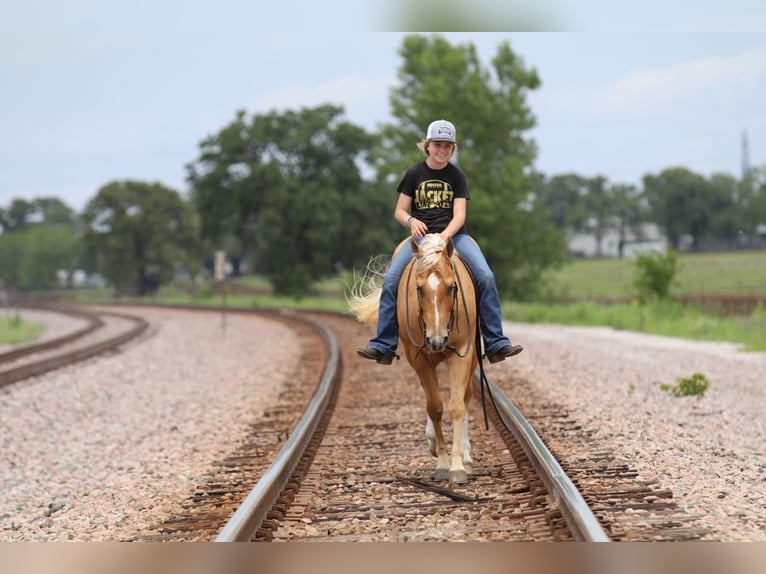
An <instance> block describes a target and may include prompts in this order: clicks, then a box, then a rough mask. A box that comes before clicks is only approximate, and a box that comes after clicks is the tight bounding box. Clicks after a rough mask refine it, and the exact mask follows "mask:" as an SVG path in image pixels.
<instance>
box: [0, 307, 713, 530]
mask: <svg viewBox="0 0 766 574" xmlns="http://www.w3.org/2000/svg"><path fill="white" fill-rule="evenodd" d="M165 307H167V306H165ZM112 309H113V307H110V308H109V309H105V308H92V307H84V308H69V311H72V312H74V313H89V312H95V315H96V316H91V317H90V318H86V317H85V316H84V315H78V317H80V318H84V319H86V320H85V326H83V327H82V328H81V329H79V330H78V332H83V333H84V332H85V331H89V334H80V335H77V336H74V334H70V335H68V337H69V338H70V340H69V341H68V342H67V343H63V344H62V345H56V344H51V343H46V346H47V347H48V348H43V349H38V351H42V354H43V356H44V357H45V358H44V359H41V360H40V361H38V360H37V358H36V357H38V355H32V354H28V357H27V359H30V358H31V360H32V362H31V363H29V364H28V365H22V366H20V365H18V363H16V362H14V361H19V360H20V359H21V358H23V357H21V355H18V354H17V355H16V356H15V357H14V356H12V355H7V354H6V355H5V356H6V359H5V360H3V358H2V356H0V384H8V383H2V381H3V380H4V377H5V380H9V379H10V378H14V377H18V378H17V380H21V377H20V375H13V374H12V373H14V371H15V370H17V369H26V370H28V373H32V374H40V373H42V372H45V371H46V370H50V369H51V368H57V367H58V366H62V365H63V364H67V363H68V362H71V361H72V360H77V359H78V358H79V359H82V358H87V357H90V356H94V355H95V354H98V353H101V352H105V350H107V349H108V348H113V347H114V346H115V345H120V344H123V343H124V342H125V341H127V340H128V339H129V338H130V337H132V336H136V335H138V334H140V333H141V332H143V331H144V330H145V329H146V322H145V321H143V320H141V319H140V318H138V317H134V316H133V315H126V314H123V313H119V312H115V311H113V310H112ZM189 309H193V310H195V311H200V310H203V311H204V310H207V311H215V312H221V309H220V308H199V307H189ZM180 310H181V309H179V311H180ZM229 312H231V313H259V314H267V315H271V316H273V317H274V318H276V319H277V320H280V321H284V322H287V323H289V324H290V325H291V328H292V329H293V330H294V332H295V334H296V335H297V338H298V341H299V343H298V345H297V347H296V348H298V349H300V351H301V352H300V354H299V356H298V357H297V358H296V365H295V366H294V367H293V369H294V370H293V376H292V378H291V379H290V381H289V383H288V384H287V385H286V386H285V388H284V390H283V392H282V393H281V395H280V397H279V401H278V402H277V404H276V405H275V406H273V407H272V408H271V409H270V410H269V411H267V412H266V413H265V414H264V416H263V417H262V418H261V419H260V420H259V421H258V422H257V423H256V425H255V426H253V428H252V429H251V432H250V434H249V436H248V437H246V440H244V441H243V444H242V446H241V447H240V448H239V449H238V450H237V451H235V452H233V453H231V455H230V456H228V457H227V458H226V459H224V460H222V461H220V464H219V465H218V466H217V467H215V468H213V469H211V471H210V472H209V474H208V475H207V477H206V478H205V480H204V481H200V484H198V487H197V490H196V492H195V493H194V494H193V496H191V497H190V498H189V499H188V500H186V501H185V502H184V503H183V504H181V505H179V507H178V510H177V512H174V514H173V515H172V516H166V517H163V518H162V519H158V520H160V521H159V522H158V523H157V524H156V528H155V529H154V530H153V531H152V532H151V533H149V534H146V533H142V534H141V535H140V536H139V535H136V538H134V539H135V540H143V541H149V540H163V541H213V540H216V541H229V540H255V541H293V540H307V541H343V540H348V541H378V540H381V541H382V540H394V541H396V540H412V541H429V540H499V541H513V540H518V541H534V540H553V541H569V540H603V541H606V540H613V541H621V540H626V541H633V540H636V541H639V540H641V541H656V540H665V541H684V540H698V539H702V538H705V539H706V540H709V539H710V537H709V533H708V532H706V531H705V530H704V529H701V528H698V527H697V522H696V519H697V518H698V517H695V516H689V515H686V514H685V513H684V512H682V511H681V510H680V509H679V508H678V507H677V505H676V504H675V503H674V501H673V500H672V493H671V492H669V491H667V490H662V489H660V488H658V487H657V485H656V484H654V483H652V482H648V481H643V480H641V479H640V477H639V476H638V475H637V473H636V472H635V471H633V470H632V469H631V467H630V464H629V462H626V461H622V460H620V459H619V458H618V457H616V456H615V455H614V454H613V453H611V452H609V451H608V449H605V448H603V447H599V445H598V441H594V440H593V434H594V431H593V430H590V429H587V428H583V427H581V426H580V425H579V424H578V422H577V419H576V417H570V414H569V413H567V412H565V411H563V410H562V409H561V408H560V407H559V406H558V405H555V404H546V403H545V402H543V401H540V400H539V398H538V397H537V396H536V392H535V389H534V385H532V384H530V383H529V382H527V381H524V380H518V379H516V378H514V377H513V370H512V369H500V370H494V372H490V376H491V377H492V378H493V381H492V382H490V383H489V391H490V392H491V397H492V399H493V400H494V403H495V404H496V405H497V408H495V407H494V406H493V404H492V402H491V401H489V397H487V401H486V402H485V404H484V406H485V407H486V416H487V418H488V421H489V423H491V427H490V429H489V430H485V429H484V427H483V422H484V416H485V411H484V410H483V409H482V404H481V401H480V397H481V392H480V391H479V390H478V389H477V392H476V393H475V394H474V396H475V397H476V399H475V400H474V401H473V402H472V405H471V406H470V409H471V410H470V416H471V420H472V431H471V434H472V437H471V438H472V443H473V455H474V462H475V468H474V474H473V475H472V476H471V479H470V480H469V482H468V483H467V484H463V485H454V484H447V483H443V482H440V483H435V482H434V481H433V479H432V478H433V477H432V473H433V467H434V464H433V459H432V458H431V457H430V455H429V454H428V452H427V448H426V444H425V437H424V423H425V411H424V405H423V403H424V400H423V397H422V391H421V390H420V389H419V387H418V384H417V380H416V378H415V375H414V373H413V372H412V370H411V369H410V367H409V365H407V364H406V363H405V361H396V362H395V363H394V364H393V365H391V366H380V365H377V364H375V363H374V362H369V361H363V360H361V359H358V358H357V357H356V355H355V353H354V349H355V348H356V346H358V344H359V342H360V341H364V340H366V338H367V337H368V336H369V332H368V331H367V329H366V328H365V327H363V326H361V325H359V324H358V323H357V322H356V321H355V320H353V319H351V318H350V317H347V316H342V315H338V314H325V313H319V312H293V311H280V310H272V311H267V310H252V309H231V310H227V311H226V313H229ZM131 313H133V312H131ZM136 314H139V313H136ZM99 323H100V324H103V325H106V324H107V323H112V325H113V328H114V324H116V323H121V324H122V330H121V332H120V333H119V334H114V333H112V335H114V336H112V335H109V336H106V337H102V338H101V339H102V340H101V341H100V342H99V343H96V344H93V341H91V344H88V345H85V346H84V347H83V346H81V347H78V349H76V350H73V349H72V348H71V347H70V346H69V345H71V344H72V343H73V339H77V340H78V341H79V343H78V345H79V344H82V343H83V342H84V341H85V340H86V339H88V337H91V336H92V335H93V333H95V332H97V331H102V330H104V329H105V327H104V326H101V327H99V328H93V325H97V324H99ZM127 325H130V328H126V326H127ZM54 347H59V348H58V350H57V351H56V355H55V356H54V357H48V356H47V355H46V353H49V352H52V349H53V348H54ZM16 351H17V350H14V352H16ZM25 354H26V353H25ZM63 356H66V357H68V358H67V359H63V358H62V357H63ZM35 365H37V366H35ZM42 365H47V366H45V367H43V366H42ZM11 366H12V367H11ZM490 371H492V370H491V369H490ZM18 372H19V373H20V372H21V371H18ZM9 373H11V374H10V375H9ZM493 375H494V376H493ZM27 376H32V375H31V374H28V375H27ZM475 382H476V384H479V382H480V381H478V379H477V380H476V381H475ZM485 391H486V389H485ZM506 395H507V396H506ZM509 397H510V398H509ZM511 399H512V400H513V402H511ZM307 406H309V407H310V408H309V409H306V407H307ZM520 411H523V412H524V414H525V415H526V418H527V420H525V419H524V418H523V417H522V416H521V414H520ZM528 421H533V425H532V424H530V422H528ZM533 426H534V428H533ZM447 432H449V429H447ZM549 451H550V452H549ZM551 452H552V453H553V454H551Z"/></svg>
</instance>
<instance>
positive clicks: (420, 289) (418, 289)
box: [415, 285, 423, 295]
mask: <svg viewBox="0 0 766 574" xmlns="http://www.w3.org/2000/svg"><path fill="white" fill-rule="evenodd" d="M415 289H416V290H417V292H418V295H422V294H423V288H422V287H421V286H420V285H418V286H417V287H415Z"/></svg>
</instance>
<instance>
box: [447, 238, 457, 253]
mask: <svg viewBox="0 0 766 574" xmlns="http://www.w3.org/2000/svg"><path fill="white" fill-rule="evenodd" d="M453 251H455V244H454V243H453V242H452V238H451V237H448V238H447V257H452V252H453Z"/></svg>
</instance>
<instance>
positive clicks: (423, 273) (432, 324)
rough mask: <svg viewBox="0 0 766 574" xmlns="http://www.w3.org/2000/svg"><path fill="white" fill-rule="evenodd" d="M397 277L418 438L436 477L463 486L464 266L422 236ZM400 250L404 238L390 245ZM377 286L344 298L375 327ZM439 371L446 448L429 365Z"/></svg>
mask: <svg viewBox="0 0 766 574" xmlns="http://www.w3.org/2000/svg"><path fill="white" fill-rule="evenodd" d="M409 243H410V245H411V248H412V250H413V253H414V257H413V259H412V261H410V263H409V264H408V265H407V268H406V269H405V270H404V273H403V274H402V278H401V280H400V282H399V290H398V295H397V318H398V322H399V340H400V342H401V344H402V346H403V348H404V352H405V355H406V357H407V360H408V361H409V363H410V365H411V366H412V368H413V369H414V370H415V372H416V373H417V375H418V378H419V379H420V385H421V386H422V387H423V391H425V395H426V412H427V415H428V417H427V421H426V437H427V439H428V447H429V450H430V452H431V454H432V455H433V456H435V457H436V458H437V463H436V475H435V479H436V480H449V481H450V482H454V483H464V482H467V481H468V474H470V473H471V472H472V471H473V461H472V459H471V443H470V440H469V437H468V412H467V411H466V405H467V404H468V403H469V401H470V399H471V393H472V386H471V376H472V374H473V372H474V371H475V370H476V368H477V366H478V364H479V352H478V351H477V348H476V344H477V335H478V327H479V326H478V316H477V312H476V311H477V309H476V291H475V288H474V284H473V280H472V278H471V275H470V272H469V270H468V268H467V267H466V266H465V264H464V263H463V261H462V260H461V259H460V257H459V256H458V254H457V253H455V251H454V246H453V244H452V240H451V239H449V240H447V241H446V242H445V241H444V240H443V239H442V238H441V236H439V235H437V234H428V235H426V236H425V237H423V239H422V240H421V241H420V243H417V242H416V241H415V240H414V239H410V240H409ZM402 248H406V240H405V241H403V242H402V243H401V244H400V245H399V246H398V247H397V251H398V250H399V249H402ZM379 297H380V287H379V286H378V287H372V288H371V289H369V292H368V293H366V294H364V295H357V296H355V297H353V298H352V300H351V301H349V304H350V306H351V309H352V310H353V311H354V312H355V314H356V316H357V318H358V319H359V320H360V321H362V322H364V323H367V324H370V325H372V326H374V325H375V323H376V322H377V310H378V304H379ZM440 365H443V366H446V371H447V373H448V382H449V405H448V413H449V417H450V419H451V421H452V449H451V452H450V451H448V450H447V447H446V445H445V442H444V434H443V432H442V415H443V412H444V402H443V400H442V397H441V394H440V392H439V378H438V373H437V367H439V366H440Z"/></svg>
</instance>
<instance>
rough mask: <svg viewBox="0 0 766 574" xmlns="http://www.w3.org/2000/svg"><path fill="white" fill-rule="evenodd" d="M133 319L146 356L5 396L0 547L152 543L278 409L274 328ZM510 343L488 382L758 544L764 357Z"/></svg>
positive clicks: (541, 331)
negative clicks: (531, 393)
mask: <svg viewBox="0 0 766 574" xmlns="http://www.w3.org/2000/svg"><path fill="white" fill-rule="evenodd" d="M125 312H131V310H130V309H125ZM136 312H137V313H140V314H142V315H144V316H146V317H147V318H148V319H150V321H151V324H152V327H151V329H150V333H149V334H147V335H146V336H144V337H143V338H142V340H140V341H138V342H135V343H132V344H130V345H128V346H127V347H126V348H124V349H123V350H122V351H121V352H119V353H117V354H115V355H112V356H107V357H102V358H98V359H94V360H90V361H87V362H85V363H83V364H80V365H77V366H74V367H69V368H66V369H63V370H60V371H56V372H53V373H50V374H48V375H45V376H43V377H39V378H37V379H33V380H30V381H25V382H21V383H18V384H15V385H12V386H11V387H9V388H6V389H2V390H0V478H2V493H3V494H2V497H0V541H66V540H80V541H120V540H129V539H131V538H132V537H133V536H134V535H135V533H137V532H143V531H146V530H147V529H150V528H151V527H153V526H154V525H156V524H157V523H158V522H159V521H161V520H162V519H163V518H164V517H165V516H166V515H168V514H169V513H170V512H171V510H172V508H173V507H174V506H175V505H177V504H179V503H180V502H181V501H183V500H185V499H186V498H187V497H188V496H189V495H190V493H192V492H193V489H194V487H195V484H197V483H198V482H199V481H200V480H201V479H202V477H203V476H204V475H205V473H206V472H207V471H208V469H209V468H210V467H211V466H212V465H214V464H215V463H216V462H217V461H220V460H221V459H222V458H224V457H225V456H226V455H227V454H228V453H229V452H231V451H232V450H233V448H234V447H235V446H236V445H237V443H238V441H239V440H240V439H241V437H242V436H244V433H245V430H246V429H247V428H248V426H249V425H250V424H251V423H252V422H253V421H254V420H257V418H258V417H259V416H260V414H261V413H263V412H264V411H265V410H266V409H268V408H269V407H270V406H271V405H273V404H275V403H276V400H277V398H276V397H277V395H278V393H279V391H280V387H281V385H282V384H283V383H284V381H285V380H287V377H289V376H290V374H291V372H292V369H293V368H294V364H295V361H294V357H293V356H292V348H293V347H294V343H295V335H294V334H293V332H292V331H291V330H290V329H289V328H288V327H286V326H283V325H280V324H279V323H276V322H274V321H269V320H267V319H261V318H257V317H246V316H242V315H234V314H229V315H228V316H227V318H226V322H225V326H224V324H223V322H222V318H221V315H220V314H218V313H193V312H182V313H179V312H173V311H171V310H156V309H154V310H152V309H140V310H136ZM36 319H38V316H36ZM57 328H59V329H61V328H62V326H61V325H57ZM506 333H508V334H509V335H510V336H511V338H512V340H513V342H514V343H519V344H522V345H524V347H525V350H524V352H523V353H522V354H521V355H519V356H518V357H515V358H513V359H510V360H507V361H504V362H503V363H498V364H496V365H492V366H491V369H490V376H491V372H492V371H495V370H502V369H508V370H510V371H511V372H512V373H513V374H515V375H518V376H522V377H524V378H526V379H528V380H529V381H532V382H534V384H535V385H536V386H537V387H539V388H540V389H543V392H545V393H549V394H550V399H551V401H554V402H556V403H558V404H561V405H562V407H564V408H566V409H567V410H568V411H569V412H570V413H571V415H572V416H576V417H577V419H578V420H579V421H580V422H581V423H582V424H583V425H585V426H587V427H589V428H591V429H594V430H595V431H596V432H595V435H594V440H598V441H603V442H604V443H605V444H608V445H609V448H611V449H612V450H613V451H614V452H616V453H618V454H619V455H620V456H622V457H623V458H625V459H626V460H628V461H630V463H631V465H632V466H633V467H634V468H635V469H636V470H638V471H639V472H640V473H641V474H642V476H644V477H647V478H656V479H657V480H658V481H659V483H660V484H661V485H662V486H663V487H664V488H667V489H669V490H672V491H673V493H674V496H675V498H676V501H677V502H678V504H680V505H681V506H684V507H685V508H687V509H689V512H690V513H693V514H698V515H700V516H704V520H705V524H706V525H707V526H708V527H709V528H711V529H713V530H714V531H715V533H716V536H717V538H719V539H721V540H748V541H755V540H766V462H765V461H766V457H764V445H766V432H764V428H765V426H766V423H765V422H764V421H765V420H766V417H764V414H766V413H765V411H766V407H765V406H764V404H766V401H764V392H763V386H764V383H765V382H766V353H743V352H739V351H738V350H737V348H736V346H734V345H731V344H727V343H702V342H692V341H686V340H682V339H675V338H668V337H659V336H652V335H644V334H637V333H630V332H618V331H613V330H611V329H606V328H579V327H564V326H557V325H529V324H515V323H508V324H507V325H506ZM695 372H699V373H702V374H704V375H705V376H706V377H707V378H708V379H709V380H710V383H711V385H710V388H709V389H708V391H707V392H706V393H705V395H704V396H703V397H674V396H673V395H672V394H670V393H668V392H665V391H662V390H661V389H660V384H661V383H667V384H671V385H672V384H675V382H676V380H677V378H679V377H688V376H690V375H692V374H693V373H695Z"/></svg>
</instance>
